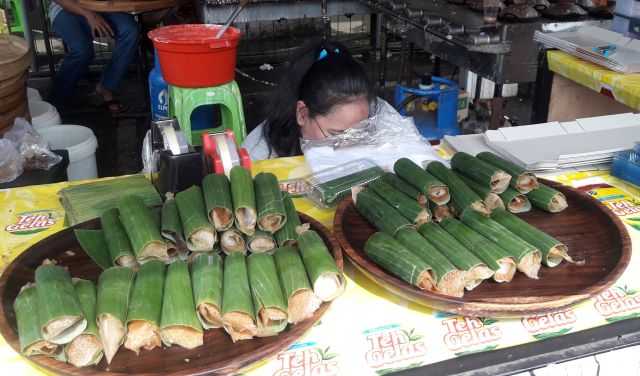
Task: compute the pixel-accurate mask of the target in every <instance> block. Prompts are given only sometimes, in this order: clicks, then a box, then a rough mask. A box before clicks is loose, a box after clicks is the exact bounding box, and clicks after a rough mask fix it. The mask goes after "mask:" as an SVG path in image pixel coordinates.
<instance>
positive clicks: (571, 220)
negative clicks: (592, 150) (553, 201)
mask: <svg viewBox="0 0 640 376" xmlns="http://www.w3.org/2000/svg"><path fill="white" fill-rule="evenodd" d="M545 183H546V184H548V185H550V186H553V187H555V188H556V189H558V190H560V191H562V192H563V193H564V194H565V195H566V197H567V200H568V202H569V208H567V209H566V210H564V211H563V212H561V213H558V214H549V213H546V212H543V211H540V210H535V209H534V210H533V211H531V212H529V213H525V214H524V215H521V218H523V219H524V220H526V221H527V222H529V223H531V224H532V225H534V226H536V227H537V228H539V229H541V230H542V231H545V232H546V233H548V234H550V235H552V236H554V237H556V238H557V239H559V240H560V241H562V242H564V243H565V244H567V246H568V247H569V254H570V255H571V256H572V257H573V258H574V259H576V260H584V261H585V263H584V264H583V265H578V264H569V263H566V262H563V263H562V264H561V265H559V266H557V267H555V268H547V267H545V266H543V267H542V268H541V269H540V279H538V280H534V279H529V278H527V277H526V276H524V275H523V274H522V273H519V272H518V273H516V276H515V278H514V279H513V281H511V282H510V283H505V284H498V283H496V282H493V281H485V282H484V283H483V284H481V285H480V286H478V287H477V288H475V289H474V290H473V291H465V295H464V297H463V298H455V297H450V296H445V295H441V294H437V293H433V292H429V291H422V290H420V289H418V288H416V287H413V286H412V285H410V284H408V283H406V282H404V281H402V280H401V279H399V278H396V277H395V276H393V275H391V274H389V273H387V272H386V271H384V270H383V269H382V268H380V267H379V266H378V265H376V264H375V263H374V262H373V261H372V260H370V259H369V258H368V257H367V256H366V254H365V253H364V251H363V247H364V243H365V242H366V240H367V239H368V238H369V236H371V235H372V234H373V233H374V232H375V228H374V227H373V226H372V225H370V224H369V223H368V222H367V221H366V220H365V219H364V217H362V216H361V215H360V214H359V213H358V212H357V210H356V208H355V206H354V205H353V201H352V199H351V198H347V199H345V200H344V201H342V202H341V203H340V205H339V206H338V210H337V212H336V216H335V222H334V233H335V234H336V237H337V238H338V241H339V242H340V245H341V246H342V248H343V250H344V252H345V255H346V256H347V258H348V259H349V260H350V261H351V263H352V264H353V265H355V266H356V268H357V269H358V270H360V271H361V272H362V273H363V274H365V275H366V276H367V277H368V278H370V279H371V280H373V281H374V282H376V283H377V284H379V285H380V286H382V287H383V288H385V289H387V290H389V291H391V292H392V293H394V294H396V295H399V296H401V297H403V298H405V299H408V300H410V301H412V302H416V303H418V304H421V305H425V306H428V307H431V308H434V309H437V310H441V311H446V312H450V313H454V314H460V315H465V316H476V317H478V316H492V317H521V316H525V315H531V314H536V313H542V312H547V311H551V310H555V309H559V308H562V307H566V306H569V305H572V304H575V303H578V302H580V301H582V300H584V299H587V298H589V297H591V296H594V295H597V294H598V293H600V292H601V291H603V290H605V289H606V288H608V287H610V286H611V285H612V284H613V283H614V282H615V281H616V280H617V279H618V278H619V277H620V275H622V273H623V272H624V270H625V269H626V267H627V265H628V264H629V259H630V257H631V241H630V240H629V235H628V234H627V230H626V229H625V228H624V225H623V224H622V222H621V221H620V220H619V219H618V218H617V217H615V216H614V215H613V213H611V212H610V211H609V210H608V209H607V208H606V207H605V206H603V205H602V204H600V203H599V202H598V201H597V200H595V199H593V198H591V197H590V196H589V195H587V194H585V193H583V192H580V191H577V190H576V189H573V188H569V187H566V186H562V185H558V184H557V183H553V182H550V181H545Z"/></svg>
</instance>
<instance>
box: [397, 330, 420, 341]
mask: <svg viewBox="0 0 640 376" xmlns="http://www.w3.org/2000/svg"><path fill="white" fill-rule="evenodd" d="M400 331H401V332H402V333H403V334H404V335H405V336H406V337H407V339H408V340H409V342H415V341H419V340H421V339H422V338H423V336H421V335H420V334H417V333H416V328H412V329H411V330H409V331H407V330H405V329H400Z"/></svg>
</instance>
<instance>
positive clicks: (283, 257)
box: [273, 247, 322, 324]
mask: <svg viewBox="0 0 640 376" xmlns="http://www.w3.org/2000/svg"><path fill="white" fill-rule="evenodd" d="M273 256H274V260H275V262H276V267H277V269H278V275H279V276H280V284H281V285H282V291H283V293H284V297H285V299H287V317H288V320H289V322H290V323H292V324H296V323H298V322H300V321H304V320H306V319H308V318H309V317H312V316H313V314H314V312H315V311H316V310H317V309H318V308H319V307H320V304H321V303H322V301H321V300H320V299H319V298H318V297H317V296H316V295H315V294H314V293H313V289H312V287H311V284H310V283H309V277H308V276H307V272H306V270H305V268H304V263H303V261H302V258H301V257H300V254H299V253H298V250H297V249H295V248H293V247H280V248H278V249H276V251H275V252H274V254H273Z"/></svg>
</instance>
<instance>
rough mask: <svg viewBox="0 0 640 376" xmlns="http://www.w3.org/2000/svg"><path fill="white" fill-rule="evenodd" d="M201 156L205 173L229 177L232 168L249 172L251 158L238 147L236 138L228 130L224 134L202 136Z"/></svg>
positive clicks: (205, 134) (204, 134) (216, 133)
mask: <svg viewBox="0 0 640 376" xmlns="http://www.w3.org/2000/svg"><path fill="white" fill-rule="evenodd" d="M202 154H203V156H204V159H205V166H206V167H205V168H206V169H207V172H214V173H216V174H225V175H227V177H229V173H230V172H231V168H232V167H233V166H238V165H239V166H242V167H244V168H246V169H248V170H251V158H250V157H249V153H248V152H247V150H246V149H244V148H241V147H240V146H238V143H237V142H236V136H235V135H234V134H233V131H232V130H230V129H227V130H225V131H224V132H215V133H203V134H202Z"/></svg>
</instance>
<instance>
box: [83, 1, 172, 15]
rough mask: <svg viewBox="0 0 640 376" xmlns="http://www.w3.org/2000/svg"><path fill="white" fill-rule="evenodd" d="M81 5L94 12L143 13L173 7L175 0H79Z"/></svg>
mask: <svg viewBox="0 0 640 376" xmlns="http://www.w3.org/2000/svg"><path fill="white" fill-rule="evenodd" d="M78 3H79V4H80V6H81V7H83V8H85V9H89V10H91V11H94V12H126V13H143V12H151V11H154V10H160V9H166V8H171V7H174V6H175V5H176V4H177V3H178V1H177V0H136V1H122V0H119V1H112V0H80V1H78Z"/></svg>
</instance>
